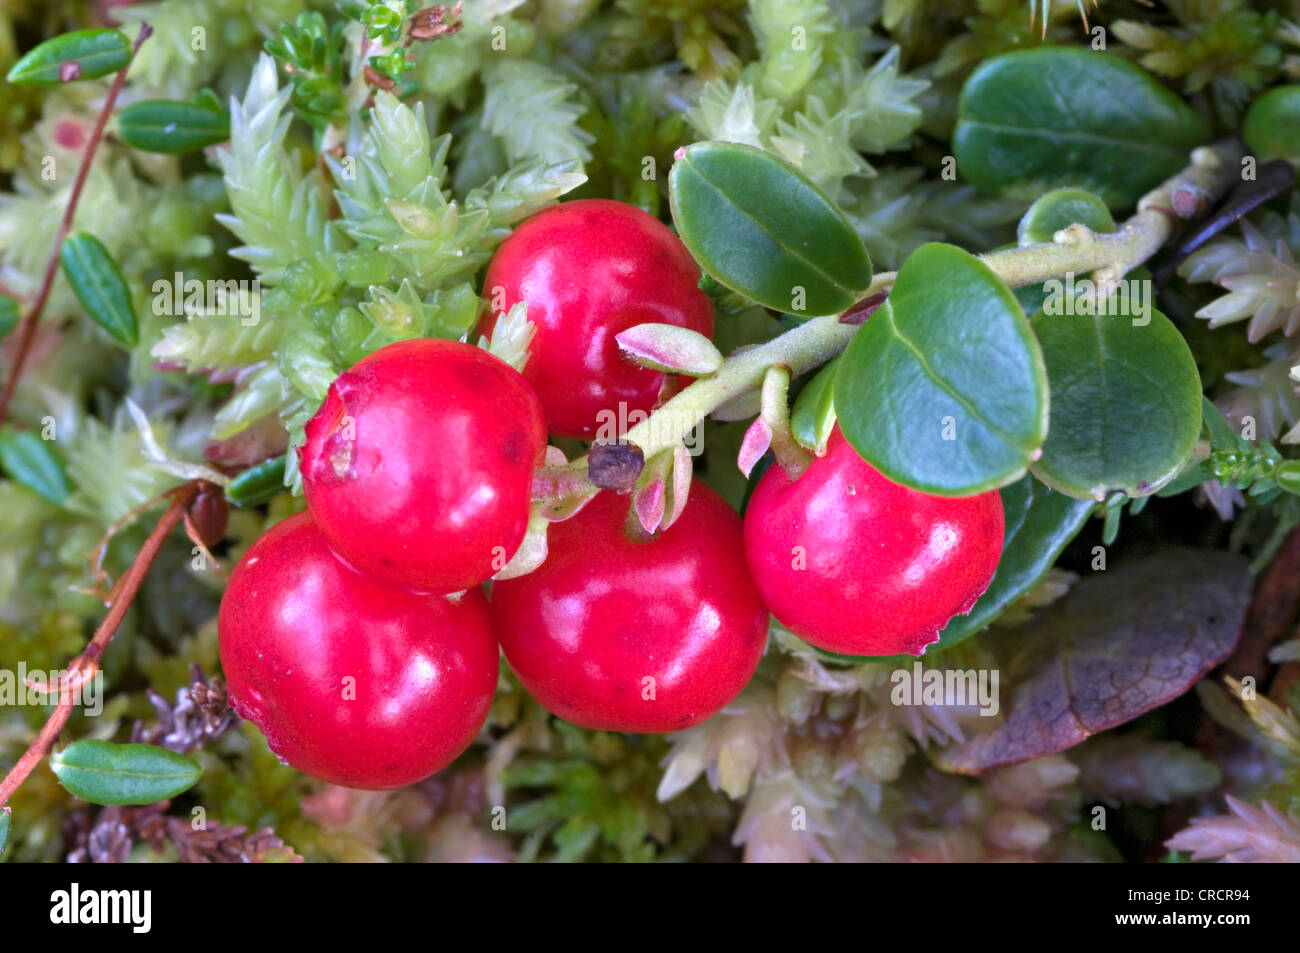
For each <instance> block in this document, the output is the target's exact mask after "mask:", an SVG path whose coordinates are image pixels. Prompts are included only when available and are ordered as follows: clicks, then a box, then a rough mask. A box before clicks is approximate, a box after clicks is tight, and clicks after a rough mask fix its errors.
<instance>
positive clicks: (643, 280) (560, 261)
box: [483, 199, 713, 440]
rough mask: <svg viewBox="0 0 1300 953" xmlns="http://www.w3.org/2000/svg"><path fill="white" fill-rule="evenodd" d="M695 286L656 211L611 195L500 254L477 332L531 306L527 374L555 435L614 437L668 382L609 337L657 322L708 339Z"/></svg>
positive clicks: (526, 230) (562, 213)
mask: <svg viewBox="0 0 1300 953" xmlns="http://www.w3.org/2000/svg"><path fill="white" fill-rule="evenodd" d="M699 280H700V269H699V266H698V265H696V263H695V260H694V259H693V258H692V257H691V255H690V252H688V251H687V250H686V246H685V245H683V244H682V243H681V241H680V240H679V239H678V238H677V236H676V235H674V234H673V233H672V231H671V230H670V229H669V228H668V226H666V225H664V224H663V223H662V222H660V221H659V220H658V219H656V218H654V217H653V216H652V215H648V214H647V213H645V212H643V211H641V210H640V209H638V208H635V207H633V206H631V205H626V204H624V203H622V202H614V201H610V200H608V199H584V200H580V201H576V202H565V203H563V204H561V205H559V206H557V207H555V208H551V209H547V210H546V211H544V212H540V213H538V214H537V215H534V216H533V217H532V218H530V219H528V220H527V221H526V222H524V223H523V224H522V225H520V226H519V227H518V228H517V229H515V231H514V233H513V234H512V235H511V236H510V237H509V238H507V239H506V240H505V242H504V243H502V245H501V247H500V249H498V250H497V253H496V255H495V256H494V257H493V259H492V263H491V265H489V266H488V271H487V277H486V278H485V280H484V282H483V294H484V296H485V297H487V299H488V301H489V303H490V305H491V308H492V313H491V314H490V315H489V316H488V317H487V319H486V321H485V324H484V329H483V333H486V334H490V333H491V331H492V328H493V327H494V326H495V324H496V321H497V319H498V318H499V317H500V316H501V315H502V314H503V313H505V312H506V311H509V310H510V308H511V307H512V306H513V305H515V304H517V303H518V302H520V301H525V302H527V304H528V320H529V321H531V322H532V323H533V325H534V326H535V327H536V329H537V333H536V335H535V336H534V338H533V341H532V346H531V356H530V357H529V360H528V364H527V365H526V366H525V368H524V377H526V378H527V379H528V381H529V383H531V384H532V385H533V387H534V388H535V389H536V390H537V395H538V397H539V398H540V399H541V402H542V407H543V408H544V409H545V411H546V422H547V426H548V427H549V429H550V431H551V432H552V433H555V434H559V435H561V436H565V437H576V438H579V439H584V440H591V439H593V438H596V437H600V438H602V439H612V438H614V437H617V436H618V435H619V434H621V433H622V432H623V431H625V430H626V429H628V427H629V426H630V425H634V424H636V423H637V422H638V421H639V420H640V419H642V416H641V415H643V414H648V413H649V412H650V410H651V409H652V408H653V407H654V406H655V404H656V403H657V402H658V401H659V398H660V396H661V394H662V393H663V391H664V389H665V386H666V384H667V380H666V375H665V374H664V372H662V371H656V370H651V369H650V368H645V367H639V366H637V365H636V364H633V363H632V362H631V361H629V360H627V359H626V357H624V355H623V354H622V353H620V351H619V348H618V342H617V341H616V340H615V337H616V335H618V334H619V333H620V332H622V331H625V330H627V329H628V328H630V327H633V326H635V325H638V324H648V323H654V324H672V325H676V326H677V327H682V328H689V329H690V330H692V331H698V332H699V333H700V334H703V335H706V336H708V337H712V336H713V305H712V302H710V300H709V297H708V295H706V294H705V293H704V292H703V291H701V290H700V289H699V287H698V284H699ZM629 417H631V418H632V419H631V420H630V422H629Z"/></svg>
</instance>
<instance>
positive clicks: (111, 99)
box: [0, 23, 153, 424]
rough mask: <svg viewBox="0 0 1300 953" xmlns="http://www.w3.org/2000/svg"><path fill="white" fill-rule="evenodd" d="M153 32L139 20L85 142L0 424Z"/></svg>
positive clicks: (26, 321) (1, 403)
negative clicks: (89, 181) (129, 79)
mask: <svg viewBox="0 0 1300 953" xmlns="http://www.w3.org/2000/svg"><path fill="white" fill-rule="evenodd" d="M151 33H153V27H151V26H149V24H148V23H141V24H140V35H139V36H137V37H136V38H135V44H134V45H133V46H132V47H131V57H130V59H128V60H127V61H126V65H125V66H123V67H122V68H121V69H120V70H118V71H117V74H116V75H115V76H114V77H113V85H112V86H111V87H109V90H108V97H107V98H106V99H105V100H104V108H103V109H101V110H100V112H99V119H98V120H97V121H96V122H95V128H94V130H93V131H92V132H91V134H90V141H89V142H88V143H87V144H86V153H85V155H83V156H82V158H81V167H80V168H79V169H77V178H76V179H75V180H74V181H73V183H72V193H71V194H70V195H69V196H68V205H67V207H66V208H65V209H64V210H63V219H62V221H60V222H59V231H58V233H57V234H56V235H55V237H54V247H53V248H51V249H50V258H49V261H47V262H46V263H45V274H44V276H43V277H42V278H41V287H40V290H39V291H38V292H37V294H36V300H35V301H34V302H33V303H32V306H31V308H30V309H29V310H28V312H27V315H26V317H24V318H23V323H22V326H21V327H20V328H19V331H18V335H19V336H18V350H17V352H16V353H15V354H14V366H13V367H12V368H10V370H9V378H8V379H7V380H6V381H5V386H4V391H3V392H0V424H3V423H4V422H5V418H6V417H7V415H8V413H9V402H10V401H11V400H12V399H13V396H14V390H15V389H16V388H17V387H18V379H19V378H20V377H22V373H23V366H24V365H25V364H26V363H27V356H28V354H29V353H30V351H31V348H32V341H33V340H34V339H35V337H36V327H37V325H38V324H40V320H41V313H42V312H43V311H44V310H45V303H46V301H48V300H49V297H50V291H51V290H52V289H53V288H54V277H55V275H57V274H58V271H59V249H60V248H62V247H63V240H64V239H65V238H67V237H68V232H70V231H71V230H72V220H73V218H75V217H76V214H77V203H78V202H80V201H81V191H82V189H84V188H85V186H86V178H87V177H88V176H89V174H90V166H91V164H92V163H93V162H94V161H95V152H96V150H97V149H98V148H99V143H100V141H101V140H102V139H103V138H104V129H105V127H106V126H107V125H108V117H109V116H111V115H112V113H113V106H114V105H115V104H116V103H117V97H118V94H119V93H120V92H121V91H122V86H123V84H124V83H125V82H126V71H127V70H129V69H130V68H131V63H133V62H134V61H135V54H136V53H137V52H139V50H140V45H141V44H142V43H144V41H145V40H147V39H148V38H149V35H150V34H151Z"/></svg>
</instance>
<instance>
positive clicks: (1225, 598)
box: [939, 549, 1251, 774]
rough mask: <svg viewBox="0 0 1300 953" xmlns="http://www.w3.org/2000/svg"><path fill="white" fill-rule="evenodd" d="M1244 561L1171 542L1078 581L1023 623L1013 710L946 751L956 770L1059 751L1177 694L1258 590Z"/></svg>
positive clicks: (1229, 639) (1232, 632)
mask: <svg viewBox="0 0 1300 953" xmlns="http://www.w3.org/2000/svg"><path fill="white" fill-rule="evenodd" d="M1250 592H1251V578H1250V574H1249V572H1248V571H1247V568H1246V560H1245V559H1244V558H1242V557H1240V556H1237V555H1234V554H1231V553H1225V552H1220V551H1213V550H1184V549H1175V550H1168V551H1165V552H1162V553H1159V554H1157V555H1155V556H1151V557H1148V558H1146V559H1143V560H1140V561H1137V562H1132V563H1127V564H1125V565H1123V566H1119V567H1115V568H1113V569H1111V570H1110V571H1108V572H1104V573H1099V574H1097V575H1094V576H1092V577H1091V578H1088V579H1084V580H1082V581H1081V582H1079V583H1078V584H1077V585H1076V586H1075V587H1074V589H1073V590H1072V591H1071V592H1070V594H1069V595H1068V596H1067V597H1066V598H1065V599H1063V600H1062V601H1061V602H1059V603H1057V604H1056V605H1055V606H1054V607H1053V608H1052V609H1051V610H1050V611H1049V612H1047V613H1046V614H1045V615H1043V616H1042V617H1040V619H1039V620H1038V621H1036V622H1034V623H1033V624H1032V626H1031V627H1030V628H1029V629H1027V630H1026V631H1025V633H1024V642H1023V644H1022V648H1021V650H1020V651H1019V652H1018V653H1017V654H1016V656H1015V657H1013V658H1012V660H1011V661H1010V664H1009V665H1008V666H1007V671H1006V672H1004V673H1003V678H1002V683H1003V684H1005V685H1012V686H1015V687H1014V690H1013V694H1012V698H1011V701H1010V704H1009V705H1006V704H1004V706H1003V708H1004V710H1005V711H1006V712H1007V715H1006V718H1005V720H1004V721H1003V722H1002V723H1001V724H999V725H997V726H996V727H994V728H993V729H992V730H991V731H988V732H985V733H982V734H979V735H976V736H974V737H972V738H971V739H970V740H969V741H967V742H966V743H965V744H962V745H959V746H954V747H952V748H949V749H947V750H945V751H943V752H942V753H941V754H940V755H939V763H940V765H941V766H942V767H944V768H945V769H946V770H949V771H955V772H958V773H960V774H979V773H981V772H983V771H987V770H989V769H990V768H994V767H997V766H999V765H1004V764H1013V763H1015V762H1018V761H1025V760H1028V759H1029V758H1040V757H1043V756H1044V755H1049V754H1055V753H1056V752H1058V751H1064V750H1065V749H1067V748H1070V747H1072V746H1073V745H1076V744H1078V743H1079V742H1081V741H1083V740H1084V739H1085V738H1087V737H1089V736H1091V735H1094V734H1096V733H1097V732H1099V731H1105V730H1106V729H1107V728H1113V727H1115V726H1116V725H1122V724H1124V723H1125V722H1128V721H1131V720H1132V719H1134V718H1136V717H1137V716H1139V715H1141V714H1142V713H1143V712H1146V711H1150V710H1151V709H1153V708H1156V707H1158V706H1160V705H1163V704H1165V703H1166V702H1168V701H1170V700H1172V699H1174V698H1177V697H1178V696H1179V695H1181V694H1183V693H1184V692H1185V691H1187V690H1188V689H1189V688H1190V687H1191V686H1192V685H1194V684H1195V683H1196V682H1197V681H1198V680H1199V679H1200V678H1201V677H1202V676H1203V675H1205V673H1206V672H1208V671H1209V670H1210V669H1212V668H1213V667H1214V666H1215V665H1217V664H1218V663H1219V662H1221V661H1223V660H1224V659H1225V658H1227V656H1228V654H1229V653H1230V652H1231V651H1232V649H1233V646H1234V645H1235V644H1236V642H1237V638H1238V636H1239V634H1240V632H1241V628H1242V623H1243V620H1244V618H1245V614H1246V607H1247V604H1248V603H1249V600H1250Z"/></svg>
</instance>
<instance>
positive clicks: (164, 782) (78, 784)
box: [50, 740, 203, 804]
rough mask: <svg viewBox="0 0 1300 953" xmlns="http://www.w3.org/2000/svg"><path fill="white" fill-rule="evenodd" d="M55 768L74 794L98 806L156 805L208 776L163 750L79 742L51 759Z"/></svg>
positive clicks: (189, 761)
mask: <svg viewBox="0 0 1300 953" xmlns="http://www.w3.org/2000/svg"><path fill="white" fill-rule="evenodd" d="M50 767H51V768H52V769H53V771H54V773H55V775H57V776H58V779H59V783H60V784H62V785H63V786H64V787H65V788H66V789H67V790H68V791H69V792H70V793H71V794H73V795H74V796H76V797H79V798H81V799H82V800H83V801H90V802H91V803H93V804H153V803H154V802H155V801H165V800H166V799H168V798H172V797H175V796H176V795H178V794H180V793H181V792H182V791H187V790H189V789H190V788H191V787H193V786H194V784H195V782H197V781H198V780H199V776H200V775H201V774H202V773H203V769H202V768H200V767H199V766H198V765H197V764H196V763H195V762H194V761H192V760H190V759H189V758H187V757H185V756H184V755H179V754H177V753H176V752H174V751H168V750H167V749H166V748H160V747H158V746H157V745H139V744H126V745H117V744H111V743H109V742H107V741H97V740H94V741H78V742H76V743H75V744H71V745H68V747H66V748H64V749H63V750H62V751H59V752H56V753H55V754H53V755H51V756H50Z"/></svg>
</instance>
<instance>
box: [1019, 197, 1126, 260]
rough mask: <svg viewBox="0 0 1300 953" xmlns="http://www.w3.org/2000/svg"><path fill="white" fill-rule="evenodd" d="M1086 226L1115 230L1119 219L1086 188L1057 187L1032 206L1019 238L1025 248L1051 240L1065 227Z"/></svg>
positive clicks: (1024, 219)
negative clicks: (1113, 216)
mask: <svg viewBox="0 0 1300 953" xmlns="http://www.w3.org/2000/svg"><path fill="white" fill-rule="evenodd" d="M1076 223H1077V224H1079V225H1086V226H1088V228H1090V229H1092V230H1093V231H1094V232H1113V231H1114V230H1115V220H1114V219H1113V218H1111V215H1110V209H1108V208H1106V203H1105V202H1103V201H1102V200H1101V199H1099V198H1098V197H1097V196H1095V195H1093V194H1092V193H1091V192H1089V191H1087V190H1086V189H1053V190H1052V191H1051V192H1048V193H1047V194H1046V195H1043V196H1040V197H1039V198H1037V199H1036V200H1035V201H1034V204H1033V205H1031V206H1029V210H1028V211H1027V212H1025V214H1024V217H1023V218H1021V219H1020V225H1019V227H1018V228H1017V229H1016V237H1017V239H1018V240H1019V242H1020V245H1021V247H1024V246H1025V245H1037V244H1040V243H1041V242H1050V241H1051V240H1052V236H1053V235H1055V234H1056V233H1057V232H1059V231H1060V230H1061V229H1063V228H1066V227H1068V226H1070V225H1074V224H1076Z"/></svg>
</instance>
